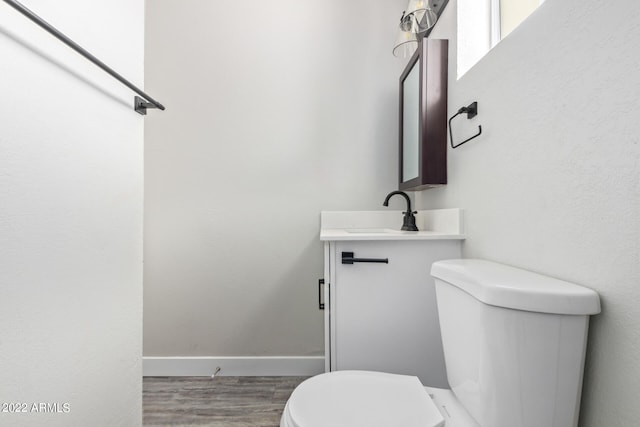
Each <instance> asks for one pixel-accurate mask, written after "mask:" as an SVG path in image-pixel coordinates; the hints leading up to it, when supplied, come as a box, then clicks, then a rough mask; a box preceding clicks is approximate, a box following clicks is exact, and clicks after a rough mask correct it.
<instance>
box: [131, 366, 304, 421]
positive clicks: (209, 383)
mask: <svg viewBox="0 0 640 427" xmlns="http://www.w3.org/2000/svg"><path fill="white" fill-rule="evenodd" d="M305 379H306V377H215V378H214V379H211V378H207V377H145V378H144V380H143V392H142V406H143V425H145V426H220V427H222V426H224V427H278V426H279V425H280V416H281V415H282V410H283V409H284V405H285V403H286V402H287V399H288V398H289V396H290V395H291V392H292V391H293V389H294V388H295V387H296V386H297V385H298V384H300V383H301V382H302V381H303V380H305Z"/></svg>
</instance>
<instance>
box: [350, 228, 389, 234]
mask: <svg viewBox="0 0 640 427" xmlns="http://www.w3.org/2000/svg"><path fill="white" fill-rule="evenodd" d="M345 231H346V232H347V233H354V234H400V233H402V231H400V230H393V229H391V228H348V229H346V230H345Z"/></svg>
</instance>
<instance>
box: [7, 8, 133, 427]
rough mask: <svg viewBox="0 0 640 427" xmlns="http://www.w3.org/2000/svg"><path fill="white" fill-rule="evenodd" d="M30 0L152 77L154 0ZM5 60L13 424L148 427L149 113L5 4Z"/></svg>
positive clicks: (100, 51)
mask: <svg viewBox="0 0 640 427" xmlns="http://www.w3.org/2000/svg"><path fill="white" fill-rule="evenodd" d="M25 3H27V4H28V7H29V8H30V9H32V10H34V11H35V12H37V13H39V14H41V15H42V16H43V17H44V18H45V19H47V20H48V21H50V22H51V23H52V24H54V25H56V26H57V27H59V28H60V30H62V31H63V32H65V33H67V34H68V35H69V36H70V37H71V38H73V39H75V40H76V41H77V42H78V43H80V44H81V45H82V46H84V47H85V48H86V49H88V50H89V51H91V52H92V53H94V54H95V55H96V56H98V57H99V58H101V59H103V60H104V61H105V62H106V63H108V64H109V65H110V66H112V67H113V68H115V69H116V70H118V71H119V72H121V73H122V74H124V75H126V76H127V77H128V78H130V79H132V80H133V81H135V82H136V83H138V84H140V85H142V83H143V54H144V52H143V48H144V39H143V36H144V34H143V19H144V2H142V1H137V0H136V1H131V0H115V1H91V2H85V1H81V0H64V1H60V2H50V1H44V0H31V1H29V2H25ZM0 58H2V59H1V60H0V94H1V95H0V121H1V123H2V125H1V126H0V402H6V403H25V404H27V406H26V407H19V408H20V409H25V410H26V413H7V412H0V425H3V426H20V425H25V426H90V425H111V426H136V425H140V424H141V408H142V381H141V374H142V367H141V360H140V355H141V352H142V336H141V334H142V327H141V325H142V189H143V188H142V185H143V181H142V179H143V170H142V161H143V152H142V143H143V124H144V121H143V118H142V117H141V116H140V115H138V114H136V113H135V112H134V111H133V109H132V108H131V105H132V103H133V95H132V93H131V91H129V90H128V89H126V88H123V87H122V86H121V85H120V84H119V83H117V82H115V81H114V80H113V79H112V78H111V77H109V76H107V75H106V74H104V73H103V72H102V71H100V70H98V69H97V68H96V67H95V66H93V65H92V64H90V63H88V62H87V61H86V60H84V59H83V58H81V57H80V56H79V55H78V54H76V53H75V52H73V51H72V50H70V49H69V48H68V47H66V46H64V45H63V44H62V43H60V42H59V41H57V40H56V39H54V38H53V37H51V36H50V35H49V34H47V33H46V32H44V31H43V30H42V29H41V28H39V27H37V26H36V25H35V24H33V23H32V22H31V21H29V20H27V19H26V18H25V17H24V16H22V15H20V14H19V13H18V12H17V11H15V10H13V9H12V8H10V7H9V6H8V5H6V4H5V3H4V2H0ZM34 403H35V404H37V406H36V408H35V409H37V410H38V412H35V410H34V408H33V406H32V405H33V404H34ZM40 403H45V404H49V405H50V406H49V407H48V408H47V411H48V412H45V413H42V412H40V411H39V410H40V409H41V408H40V406H38V405H39V404H40ZM65 404H66V405H67V406H65ZM67 410H68V411H67ZM51 411H53V412H51ZM58 411H61V412H58Z"/></svg>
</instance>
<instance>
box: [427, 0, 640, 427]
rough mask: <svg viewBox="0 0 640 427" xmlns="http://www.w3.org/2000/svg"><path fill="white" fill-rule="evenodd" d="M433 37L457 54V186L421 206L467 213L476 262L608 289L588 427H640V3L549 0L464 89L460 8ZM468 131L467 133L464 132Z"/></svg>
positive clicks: (597, 325) (591, 355) (592, 354)
mask: <svg viewBox="0 0 640 427" xmlns="http://www.w3.org/2000/svg"><path fill="white" fill-rule="evenodd" d="M457 4H461V3H460V2H456V1H455V0H452V1H451V2H450V3H449V5H448V7H447V10H446V12H445V15H444V16H443V17H442V18H441V20H440V21H439V23H438V24H437V26H436V29H435V31H434V33H433V34H432V36H433V37H435V38H448V39H450V40H451V43H450V45H449V46H450V61H451V62H450V66H451V68H450V73H449V76H450V77H449V78H450V86H449V114H450V115H452V114H454V112H455V111H456V110H457V109H458V108H459V107H461V106H463V105H467V104H469V103H470V102H472V101H478V104H479V115H478V116H477V117H476V118H475V119H473V120H469V121H467V120H466V119H465V118H462V119H456V121H455V122H454V137H455V135H456V134H457V135H458V137H459V138H460V139H461V138H462V137H465V136H469V135H471V134H472V133H473V132H474V131H475V130H477V125H479V124H481V125H482V129H483V134H482V136H481V137H479V138H477V139H475V140H473V141H471V142H469V143H467V144H466V145H464V146H463V147H461V148H459V149H456V150H451V149H450V150H449V152H448V155H449V185H447V186H446V188H441V189H436V190H428V191H424V192H421V193H417V197H418V199H419V202H418V206H419V207H420V208H436V207H438V208H445V207H460V208H464V209H465V215H466V230H467V240H466V241H465V243H464V245H463V254H464V256H465V257H470V258H471V257H479V258H486V259H491V260H495V261H499V262H504V263H507V264H511V265H515V266H519V267H523V268H527V269H530V270H533V271H537V272H541V273H545V274H548V275H551V276H555V277H559V278H562V279H566V280H569V281H574V282H576V283H580V284H583V285H585V286H588V287H590V288H593V289H595V290H597V291H598V292H599V293H600V296H601V298H602V314H600V315H598V316H596V317H594V318H592V321H591V332H590V336H589V340H590V341H589V351H588V358H587V367H586V376H585V383H584V395H583V397H584V400H583V404H582V420H581V423H580V425H581V426H584V427H602V426H607V427H628V426H632V425H637V424H638V420H640V407H639V406H638V404H637V400H638V396H639V395H640V363H639V362H638V352H639V349H640V310H638V301H640V283H639V282H640V262H639V261H640V216H639V214H638V213H639V212H640V191H639V190H640V144H639V143H638V141H639V139H640V121H639V120H638V117H637V111H636V109H637V100H638V98H639V97H640V74H639V73H638V70H640V55H639V54H638V52H640V26H638V21H637V17H638V16H640V4H639V3H638V2H636V1H632V0H625V1H620V2H615V4H613V3H612V4H610V5H603V4H602V3H601V2H597V1H595V0H586V1H585V0H547V1H546V2H545V3H544V4H543V5H542V6H541V7H540V8H539V9H538V10H537V11H536V12H535V13H534V14H533V15H532V16H530V18H529V19H528V20H527V21H525V22H524V23H523V24H522V25H521V26H520V27H519V28H517V29H516V30H515V31H514V32H513V33H511V34H510V35H509V36H508V37H506V38H505V40H503V41H502V42H500V43H499V44H498V45H497V47H496V48H494V49H493V50H492V51H491V52H490V53H489V54H488V55H487V56H486V57H485V58H483V59H482V60H481V61H480V62H479V63H478V64H477V65H476V66H475V67H473V68H472V69H471V70H470V71H469V72H468V73H467V74H465V75H464V76H463V77H462V78H461V79H460V80H457V81H456V77H455V76H456V74H455V65H456V43H455V42H454V41H455V39H456V29H457V24H456V6H457ZM467 122H468V123H467Z"/></svg>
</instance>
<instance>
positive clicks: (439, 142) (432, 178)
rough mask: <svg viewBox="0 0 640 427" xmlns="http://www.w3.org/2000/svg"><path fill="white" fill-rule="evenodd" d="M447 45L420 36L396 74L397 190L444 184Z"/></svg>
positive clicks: (445, 170)
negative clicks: (398, 152)
mask: <svg viewBox="0 0 640 427" xmlns="http://www.w3.org/2000/svg"><path fill="white" fill-rule="evenodd" d="M448 48H449V43H448V40H435V39H427V38H425V39H423V40H422V41H421V42H420V46H419V47H418V49H417V50H416V52H415V53H414V55H413V56H412V57H411V59H410V60H409V63H408V64H407V67H406V68H405V70H404V71H403V73H402V75H401V76H400V122H399V126H398V128H399V133H400V135H399V145H400V164H399V166H400V170H399V172H400V173H399V189H400V190H408V191H415V190H423V189H426V188H431V187H435V186H439V185H443V184H446V183H447V73H448Z"/></svg>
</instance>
